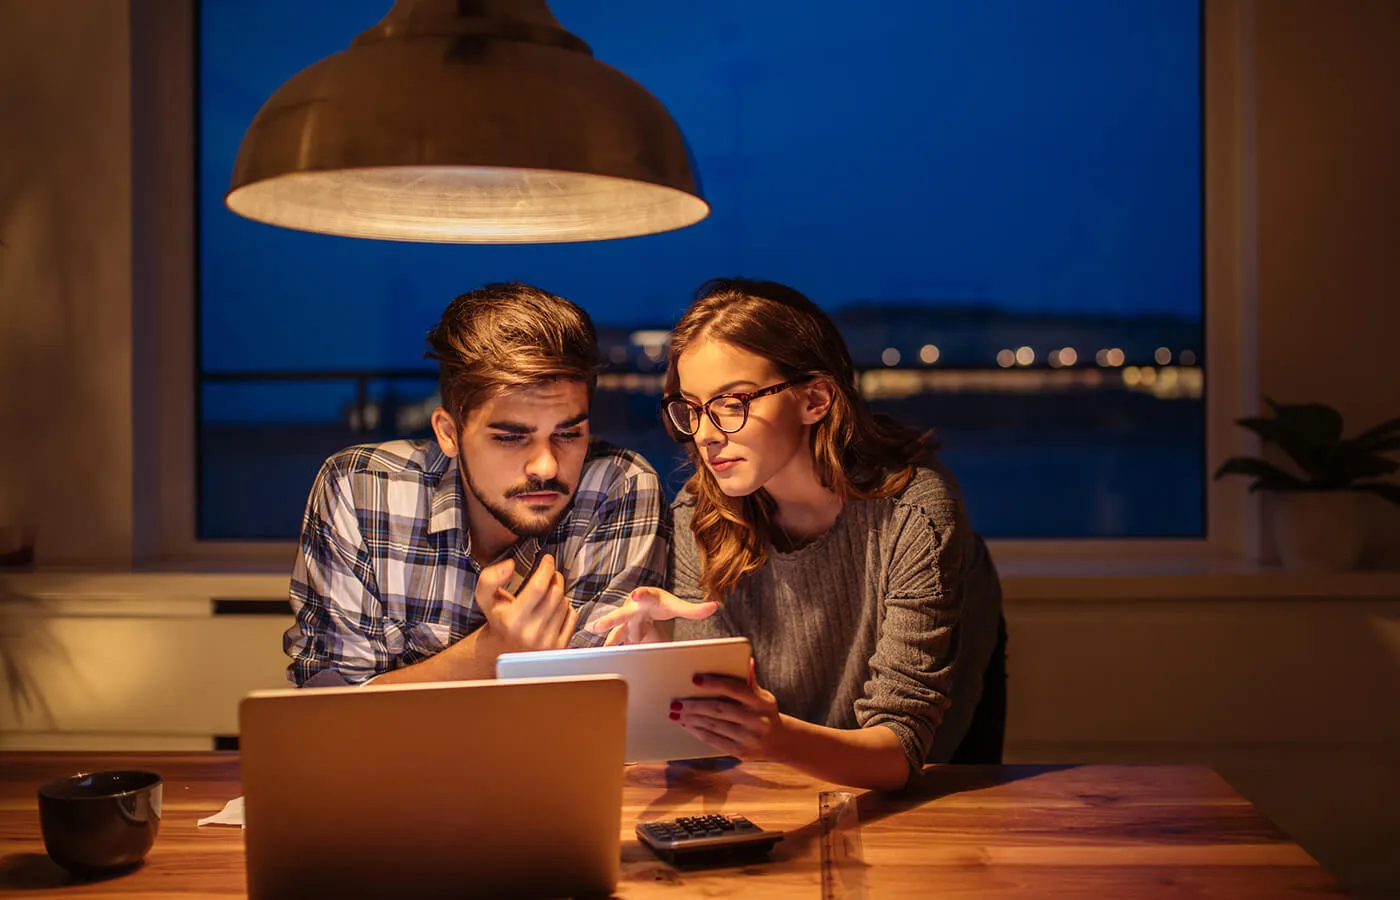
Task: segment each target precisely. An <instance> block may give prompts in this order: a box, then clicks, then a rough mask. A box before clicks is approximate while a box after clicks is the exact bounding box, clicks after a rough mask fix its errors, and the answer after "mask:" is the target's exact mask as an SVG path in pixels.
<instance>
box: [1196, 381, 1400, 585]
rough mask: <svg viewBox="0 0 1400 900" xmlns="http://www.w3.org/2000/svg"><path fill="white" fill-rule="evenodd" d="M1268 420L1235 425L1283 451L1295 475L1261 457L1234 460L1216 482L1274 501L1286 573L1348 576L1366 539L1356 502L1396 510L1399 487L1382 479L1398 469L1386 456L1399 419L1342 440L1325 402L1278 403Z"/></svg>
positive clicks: (1398, 439)
mask: <svg viewBox="0 0 1400 900" xmlns="http://www.w3.org/2000/svg"><path fill="white" fill-rule="evenodd" d="M1264 401H1265V402H1266V403H1268V404H1269V407H1270V409H1271V410H1272V411H1273V416H1272V417H1268V416H1253V417H1249V418H1244V419H1238V420H1236V422H1235V424H1236V425H1239V426H1241V427H1242V428H1247V429H1249V430H1250V431H1252V432H1254V433H1255V434H1257V435H1259V437H1260V439H1261V440H1263V442H1264V443H1266V444H1272V445H1274V446H1276V447H1278V448H1279V449H1280V450H1282V451H1283V453H1284V455H1285V456H1287V457H1288V459H1289V460H1290V461H1291V462H1292V464H1293V466H1294V467H1296V469H1297V470H1298V472H1299V473H1300V474H1294V473H1292V472H1288V471H1285V470H1284V469H1282V468H1280V467H1279V466H1276V465H1274V464H1272V463H1269V462H1266V461H1265V460H1262V459H1256V458H1254V457H1248V456H1235V457H1232V458H1230V459H1227V460H1225V462H1224V463H1222V464H1221V466H1220V468H1219V469H1217V470H1216V472H1215V477H1216V478H1222V477H1224V476H1226V475H1244V476H1247V477H1250V478H1253V479H1254V481H1253V482H1251V483H1250V485H1249V490H1250V492H1251V493H1253V492H1255V491H1266V492H1268V493H1269V494H1270V495H1271V496H1272V497H1273V498H1274V500H1275V501H1276V505H1275V515H1274V516H1273V517H1272V524H1273V526H1274V537H1275V540H1276V542H1277V543H1278V550H1279V557H1280V559H1281V561H1282V562H1283V564H1284V565H1285V566H1286V567H1288V568H1290V569H1305V570H1314V571H1330V572H1338V571H1346V570H1348V569H1352V568H1354V567H1355V566H1356V563H1357V561H1358V560H1359V559H1360V557H1361V550H1362V547H1363V543H1364V540H1363V538H1364V535H1363V533H1362V526H1361V521H1362V520H1361V507H1360V503H1359V501H1360V499H1361V497H1363V496H1364V495H1365V494H1367V493H1370V494H1376V495H1378V496H1380V497H1382V498H1383V499H1385V500H1389V501H1390V502H1391V503H1394V504H1396V505H1400V485H1397V484H1395V483H1393V482H1389V481H1384V480H1381V479H1383V478H1384V477H1385V476H1387V475H1390V474H1392V473H1394V472H1395V471H1396V470H1397V469H1400V463H1397V462H1396V461H1395V460H1393V459H1391V458H1390V457H1389V456H1387V455H1386V454H1389V453H1393V452H1395V451H1397V450H1400V418H1395V419H1391V420H1390V421H1388V422H1382V423H1381V424H1379V425H1377V426H1376V427H1375V428H1372V429H1370V430H1369V431H1365V432H1363V433H1361V434H1359V435H1357V436H1356V437H1352V438H1345V437H1342V431H1343V424H1342V416H1341V414H1340V413H1339V412H1337V410H1335V409H1333V408H1332V407H1330V406H1327V405H1326V404H1323V403H1299V404H1279V403H1275V402H1274V401H1273V400H1270V399H1269V398H1268V397H1265V398H1264Z"/></svg>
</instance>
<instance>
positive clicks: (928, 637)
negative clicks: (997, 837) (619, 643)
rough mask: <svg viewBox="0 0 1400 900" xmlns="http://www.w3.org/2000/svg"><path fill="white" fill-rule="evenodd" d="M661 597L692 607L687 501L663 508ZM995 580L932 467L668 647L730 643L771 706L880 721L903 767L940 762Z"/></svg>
mask: <svg viewBox="0 0 1400 900" xmlns="http://www.w3.org/2000/svg"><path fill="white" fill-rule="evenodd" d="M673 508H674V510H675V517H676V522H675V524H676V530H675V538H674V542H673V545H672V560H671V579H672V592H673V593H674V594H676V596H678V597H681V598H682V599H686V600H692V601H695V600H700V599H702V597H701V592H700V587H699V584H700V556H699V548H698V546H697V545H696V543H695V535H694V533H693V532H692V531H691V520H692V517H693V516H694V513H695V498H694V496H693V495H691V494H689V493H686V492H682V493H681V495H680V496H679V497H678V498H677V500H676V502H675V504H674V507H673ZM1000 617H1001V586H1000V583H999V582H998V580H997V574H996V569H995V568H994V567H993V565H992V559H991V556H990V555H988V553H987V548H986V545H985V544H984V543H983V542H982V539H981V538H980V537H979V536H978V535H977V534H976V533H974V532H973V530H972V526H971V525H970V524H969V523H968V518H967V512H966V508H965V507H964V505H963V501H962V492H961V490H960V489H959V487H958V484H957V481H956V480H955V479H954V478H953V475H952V473H951V472H949V471H948V470H947V469H946V468H944V467H943V466H942V464H941V463H938V462H936V461H935V462H933V463H932V464H931V467H930V468H922V469H920V470H919V471H918V474H917V475H916V476H915V478H914V479H913V480H912V481H911V482H910V483H909V485H908V487H906V488H905V490H904V491H903V492H901V493H900V494H899V495H898V496H895V497H891V498H888V499H884V500H865V501H859V502H853V503H848V504H847V505H846V507H845V508H844V509H843V510H842V511H841V515H840V517H839V518H838V519H837V520H836V524H835V525H833V526H832V528H831V529H830V530H829V531H827V532H826V533H825V534H824V535H822V536H821V537H819V538H817V539H816V540H815V541H813V542H811V543H809V544H807V545H806V546H803V547H801V548H800V549H798V550H796V551H794V552H792V553H779V552H777V551H776V550H775V549H774V547H773V546H772V545H769V547H768V562H767V564H765V565H764V566H763V568H762V569H760V570H759V571H758V572H757V573H755V574H754V575H752V576H750V578H749V579H748V580H747V582H745V583H744V584H742V585H741V586H740V587H739V588H737V589H736V590H734V591H732V592H730V593H729V594H728V595H727V596H726V597H725V598H724V603H723V606H722V608H721V609H720V610H719V611H718V612H717V613H715V615H713V616H711V617H710V618H709V619H704V620H700V621H694V622H692V621H687V620H684V619H678V620H676V623H675V634H674V637H675V639H676V640H695V639H699V638H715V637H730V636H736V635H742V636H744V637H747V638H748V639H749V641H750V643H751V644H752V645H753V652H754V659H755V664H756V672H757V678H758V683H759V684H760V685H761V686H763V687H765V688H767V689H768V690H770V691H772V692H773V694H774V695H775V696H776V697H777V701H778V709H779V710H780V711H782V712H784V713H787V714H788V715H792V716H795V717H797V718H799V719H803V720H805V721H808V722H814V723H817V724H820V725H827V726H830V727H833V728H856V727H868V726H871V725H885V726H887V727H889V728H891V729H893V730H894V732H895V734H897V735H898V736H899V741H900V743H901V744H902V745H903V747H904V752H905V755H906V756H907V757H908V758H909V764H910V766H911V767H912V768H917V767H920V766H922V765H923V763H924V762H925V761H928V762H947V761H948V760H949V759H950V758H951V757H952V755H953V751H954V750H956V749H957V747H958V744H959V743H960V742H961V741H962V738H963V736H964V735H965V734H966V733H967V728H968V723H969V721H970V720H971V717H972V711H973V709H974V708H975V707H976V705H977V701H978V699H979V698H980V697H981V695H982V673H983V670H984V669H985V668H986V666H987V662H988V660H989V659H990V658H991V654H992V650H993V648H994V647H995V645H996V640H997V622H998V620H999V619H1000Z"/></svg>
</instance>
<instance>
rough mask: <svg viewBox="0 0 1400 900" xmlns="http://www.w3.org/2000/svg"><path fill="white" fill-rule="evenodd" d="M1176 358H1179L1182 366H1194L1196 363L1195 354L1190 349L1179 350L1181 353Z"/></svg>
mask: <svg viewBox="0 0 1400 900" xmlns="http://www.w3.org/2000/svg"><path fill="white" fill-rule="evenodd" d="M1177 358H1178V359H1180V360H1181V364H1182V365H1183V366H1194V365H1195V364H1196V354H1195V353H1193V352H1191V351H1190V350H1183V351H1181V355H1180V356H1179V357H1177Z"/></svg>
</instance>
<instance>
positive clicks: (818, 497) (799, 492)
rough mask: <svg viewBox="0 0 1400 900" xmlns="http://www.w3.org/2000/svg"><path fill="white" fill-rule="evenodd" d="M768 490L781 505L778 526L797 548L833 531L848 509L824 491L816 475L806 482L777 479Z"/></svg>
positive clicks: (777, 514) (777, 513)
mask: <svg viewBox="0 0 1400 900" xmlns="http://www.w3.org/2000/svg"><path fill="white" fill-rule="evenodd" d="M764 489H765V490H767V491H768V496H770V497H772V498H773V500H774V502H775V503H777V505H778V509H777V512H776V513H775V514H774V516H773V522H774V524H776V525H777V526H778V528H779V529H781V532H782V535H783V536H784V537H786V538H787V540H788V543H789V544H792V545H794V548H795V547H796V546H800V545H802V544H803V543H806V542H807V541H810V540H813V539H815V538H818V537H820V536H822V535H823V534H826V533H827V532H828V531H830V530H831V526H832V525H834V524H836V519H837V517H838V516H840V515H841V508H842V506H843V505H844V504H843V503H842V501H841V498H840V497H838V496H836V494H834V493H832V492H831V491H829V490H827V489H826V488H824V487H822V485H821V482H819V481H817V479H816V475H815V473H813V474H812V475H811V476H810V477H808V478H803V479H776V478H775V479H772V480H771V481H769V483H768V484H766V485H764Z"/></svg>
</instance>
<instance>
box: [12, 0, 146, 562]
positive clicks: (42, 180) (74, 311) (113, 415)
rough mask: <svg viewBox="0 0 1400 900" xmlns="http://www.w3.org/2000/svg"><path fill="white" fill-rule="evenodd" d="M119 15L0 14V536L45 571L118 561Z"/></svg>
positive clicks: (127, 398) (124, 210)
mask: <svg viewBox="0 0 1400 900" xmlns="http://www.w3.org/2000/svg"><path fill="white" fill-rule="evenodd" d="M127 14H128V13H127V4H126V3H125V2H119V0H66V2H63V3H42V2H23V0H21V2H13V0H11V2H6V3H5V4H3V6H0V135H4V139H3V140H0V241H3V242H4V246H3V247H0V434H2V435H4V440H3V441H0V525H3V524H4V523H5V522H7V521H8V522H11V523H13V522H15V521H17V520H18V521H21V522H27V523H30V524H31V525H33V526H37V530H38V531H39V533H40V537H39V540H40V548H41V550H40V552H41V553H42V554H43V560H44V561H45V562H51V563H62V562H70V561H71V562H79V561H81V562H88V563H109V564H110V563H114V564H124V563H127V562H129V561H130V548H131V523H132V490H131V468H132V419H131V375H130V373H131V283H132V279H131V276H132V272H131V136H132V135H131V116H130V96H129V95H130V91H129V79H128V76H127V68H128V67H127V61H128V57H129V52H128V43H127V36H128V29H127Z"/></svg>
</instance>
